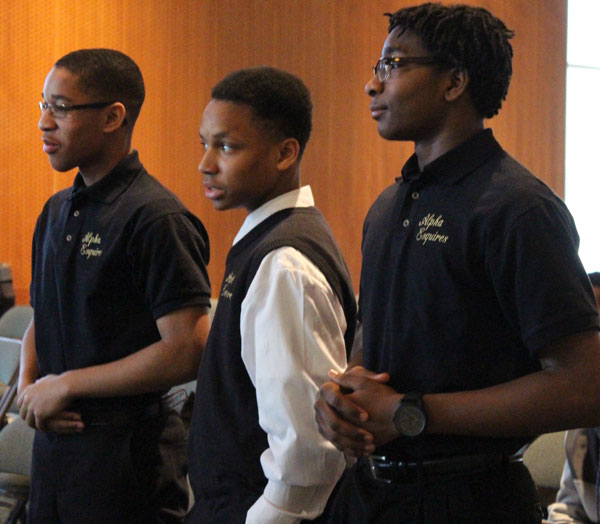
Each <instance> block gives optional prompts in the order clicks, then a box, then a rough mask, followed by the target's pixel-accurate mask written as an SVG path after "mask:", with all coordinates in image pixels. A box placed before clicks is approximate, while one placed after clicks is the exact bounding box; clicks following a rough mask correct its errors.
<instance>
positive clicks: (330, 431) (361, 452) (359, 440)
mask: <svg viewBox="0 0 600 524" xmlns="http://www.w3.org/2000/svg"><path fill="white" fill-rule="evenodd" d="M315 420H316V421H317V426H318V428H319V433H321V435H322V436H323V437H324V438H326V439H327V440H329V441H330V442H332V443H333V445H334V446H335V447H336V448H337V449H339V450H340V451H343V452H344V453H346V454H348V455H351V456H353V457H364V456H368V455H370V454H371V453H372V452H373V451H374V450H375V445H374V444H373V436H372V435H371V434H370V433H368V432H366V431H364V430H363V429H361V428H357V427H356V426H351V425H348V424H346V423H345V422H344V421H339V423H332V422H331V421H330V420H329V419H328V417H327V415H326V414H324V413H323V412H317V413H316V415H315Z"/></svg>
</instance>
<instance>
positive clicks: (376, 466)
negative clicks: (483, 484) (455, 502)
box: [360, 453, 523, 484]
mask: <svg viewBox="0 0 600 524" xmlns="http://www.w3.org/2000/svg"><path fill="white" fill-rule="evenodd" d="M522 461H523V457H522V456H520V455H504V454H500V453H498V454H485V455H464V456H458V457H448V458H441V459H431V460H423V461H419V462H405V461H401V460H390V459H388V458H386V457H383V456H378V455H371V456H370V457H368V458H366V459H360V462H361V463H362V466H363V468H368V471H369V473H370V476H371V477H372V478H374V479H375V480H380V481H382V482H386V483H388V484H392V483H403V484H412V483H415V482H417V481H418V480H419V479H423V480H433V479H436V478H442V477H447V476H451V475H461V474H469V473H479V472H483V471H488V470H490V469H493V468H495V467H498V466H502V465H506V464H509V463H515V462H522Z"/></svg>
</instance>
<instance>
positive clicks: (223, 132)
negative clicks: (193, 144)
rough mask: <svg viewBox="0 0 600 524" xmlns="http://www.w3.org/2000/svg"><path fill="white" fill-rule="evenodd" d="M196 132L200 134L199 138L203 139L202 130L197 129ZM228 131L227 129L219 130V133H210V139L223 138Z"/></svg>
mask: <svg viewBox="0 0 600 524" xmlns="http://www.w3.org/2000/svg"><path fill="white" fill-rule="evenodd" d="M198 134H199V135H200V138H201V139H202V140H205V138H204V137H203V136H202V131H198ZM228 134H229V133H228V132H227V131H221V132H220V133H216V134H215V135H212V139H213V140H221V139H222V138H225V137H226V136H227V135H228Z"/></svg>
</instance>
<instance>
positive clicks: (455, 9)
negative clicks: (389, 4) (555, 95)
mask: <svg viewBox="0 0 600 524" xmlns="http://www.w3.org/2000/svg"><path fill="white" fill-rule="evenodd" d="M386 16H389V19H390V20H389V27H388V32H390V33H391V32H392V31H393V30H394V29H395V28H397V27H399V28H400V29H401V34H402V33H404V32H405V31H409V32H411V33H413V34H415V35H416V36H417V37H419V38H420V39H421V42H422V44H423V46H424V47H425V49H426V50H427V51H428V52H429V53H430V54H431V55H432V56H433V57H435V58H437V59H439V61H440V62H441V63H442V64H445V65H447V66H448V67H451V68H459V69H462V70H464V71H466V72H467V74H468V76H469V87H468V90H469V94H470V95H471V99H472V101H473V104H474V106H475V109H476V110H477V111H478V112H479V114H480V115H481V116H482V117H485V118H492V117H493V116H494V115H496V114H498V111H499V110H500V107H501V106H502V102H503V101H504V100H505V99H506V94H507V93H508V86H509V84H510V79H511V76H512V57H513V49H512V46H511V45H510V43H509V39H511V38H512V37H513V36H514V31H511V30H510V29H508V28H507V27H506V25H504V22H502V20H500V19H498V18H496V17H495V16H494V15H492V14H491V13H490V12H489V11H488V10H486V9H484V8H482V7H473V6H467V5H460V4H457V5H442V4H440V3H426V4H422V5H419V6H414V7H407V8H405V9H400V10H398V11H396V12H395V13H393V14H392V13H386Z"/></svg>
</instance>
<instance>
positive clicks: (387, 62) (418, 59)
mask: <svg viewBox="0 0 600 524" xmlns="http://www.w3.org/2000/svg"><path fill="white" fill-rule="evenodd" d="M441 63H442V62H441V61H440V60H439V59H437V58H434V57H433V56H384V57H381V58H380V59H379V60H377V63H376V64H375V65H374V66H373V74H374V75H375V76H376V77H377V79H378V80H379V81H380V82H385V81H386V80H387V79H388V78H389V77H390V73H391V72H392V70H394V69H399V68H400V67H402V66H405V65H408V64H419V65H432V64H441Z"/></svg>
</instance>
